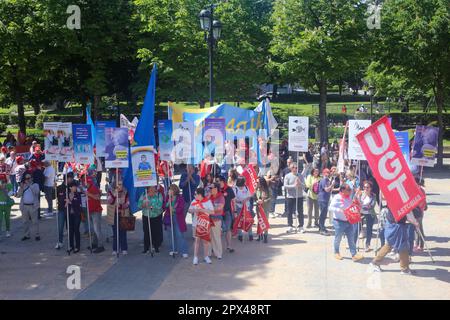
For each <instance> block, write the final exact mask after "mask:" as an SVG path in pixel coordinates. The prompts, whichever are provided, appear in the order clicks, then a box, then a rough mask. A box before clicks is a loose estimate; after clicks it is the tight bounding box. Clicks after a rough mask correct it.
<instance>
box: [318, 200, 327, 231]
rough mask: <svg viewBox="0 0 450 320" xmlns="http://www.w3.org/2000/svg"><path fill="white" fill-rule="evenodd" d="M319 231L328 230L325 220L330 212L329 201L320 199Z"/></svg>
mask: <svg viewBox="0 0 450 320" xmlns="http://www.w3.org/2000/svg"><path fill="white" fill-rule="evenodd" d="M319 210H320V216H319V231H326V230H327V229H325V220H326V219H327V214H328V201H319Z"/></svg>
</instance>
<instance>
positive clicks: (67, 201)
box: [65, 168, 70, 256]
mask: <svg viewBox="0 0 450 320" xmlns="http://www.w3.org/2000/svg"><path fill="white" fill-rule="evenodd" d="M65 180H66V217H67V254H68V255H69V256H70V222H69V193H68V188H69V187H68V186H67V168H66V174H65Z"/></svg>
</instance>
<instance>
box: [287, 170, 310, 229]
mask: <svg viewBox="0 0 450 320" xmlns="http://www.w3.org/2000/svg"><path fill="white" fill-rule="evenodd" d="M290 170H291V172H290V173H289V174H287V175H286V176H285V177H284V189H285V190H286V208H287V209H286V211H287V220H288V227H289V229H288V231H287V232H288V233H292V232H296V231H297V230H298V231H299V232H300V233H304V232H305V230H304V229H303V224H304V221H305V217H304V214H303V186H304V178H303V175H302V174H299V173H298V167H297V164H295V163H291V165H290ZM295 212H296V213H297V218H298V226H297V229H296V228H294V225H293V223H294V221H293V215H295Z"/></svg>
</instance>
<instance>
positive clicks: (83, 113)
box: [81, 98, 92, 123]
mask: <svg viewBox="0 0 450 320" xmlns="http://www.w3.org/2000/svg"><path fill="white" fill-rule="evenodd" d="M86 105H87V101H86V99H85V98H82V100H81V114H82V118H83V119H84V123H86V121H87V113H86ZM91 116H92V115H91Z"/></svg>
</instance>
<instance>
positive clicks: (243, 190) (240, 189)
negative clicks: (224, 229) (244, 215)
mask: <svg viewBox="0 0 450 320" xmlns="http://www.w3.org/2000/svg"><path fill="white" fill-rule="evenodd" d="M234 194H235V195H236V197H235V198H234V203H235V210H236V213H235V216H236V217H237V216H238V215H239V214H240V213H241V211H242V208H243V207H244V206H247V209H248V210H249V211H250V208H249V206H250V198H251V197H252V195H251V194H250V191H249V190H248V188H247V186H246V185H245V178H244V177H239V178H238V179H237V181H236V188H235V190H234ZM243 234H244V233H243V231H242V230H240V229H239V235H238V240H239V241H241V242H242V241H243V239H244V237H243ZM248 240H249V241H253V232H252V228H251V227H250V230H249V231H248Z"/></svg>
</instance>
